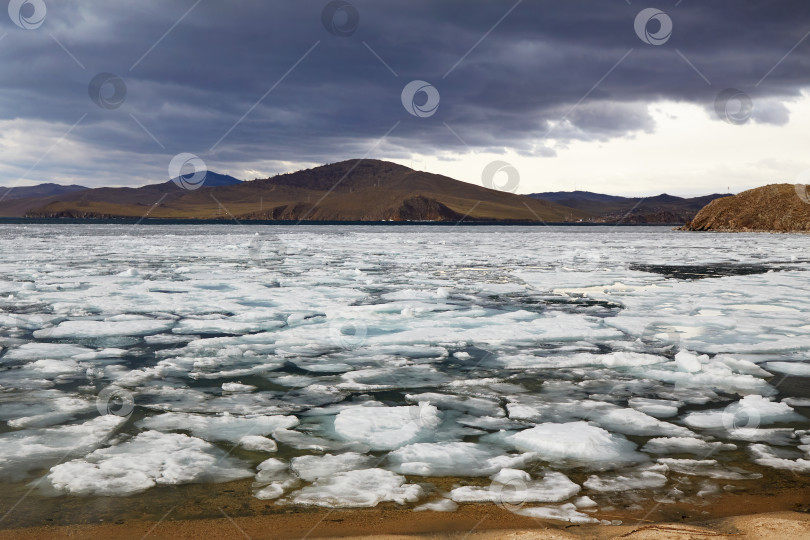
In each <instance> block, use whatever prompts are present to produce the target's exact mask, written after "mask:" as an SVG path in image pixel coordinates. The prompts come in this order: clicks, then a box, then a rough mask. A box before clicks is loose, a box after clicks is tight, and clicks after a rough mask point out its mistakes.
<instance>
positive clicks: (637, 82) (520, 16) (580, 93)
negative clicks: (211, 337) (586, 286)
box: [0, 0, 810, 181]
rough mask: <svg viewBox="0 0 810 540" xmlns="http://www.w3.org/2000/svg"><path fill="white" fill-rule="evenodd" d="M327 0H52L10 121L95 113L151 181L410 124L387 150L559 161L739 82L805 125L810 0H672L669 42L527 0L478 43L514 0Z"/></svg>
mask: <svg viewBox="0 0 810 540" xmlns="http://www.w3.org/2000/svg"><path fill="white" fill-rule="evenodd" d="M326 3H327V2H326V1H323V2H315V1H299V2H262V1H260V0H241V1H235V2H217V1H212V0H207V1H203V2H201V3H200V4H199V5H198V6H197V7H195V8H194V9H193V10H192V11H191V12H189V13H188V15H187V16H185V18H183V20H182V21H181V22H180V23H179V24H177V26H176V27H175V28H174V29H173V30H171V31H170V32H169V33H168V34H167V35H166V36H165V38H163V39H161V36H163V35H164V33H166V31H167V30H169V29H170V28H171V27H172V25H174V24H175V23H176V22H177V21H178V20H179V19H180V18H181V17H182V16H183V14H184V13H186V11H187V10H188V9H189V8H190V7H191V6H192V5H193V2H191V1H182V2H181V1H177V2H157V1H145V2H128V3H123V2H122V3H113V2H101V1H99V0H85V1H81V2H79V1H78V0H66V1H63V2H58V3H57V2H56V1H50V2H48V14H47V19H46V21H45V24H43V26H42V27H41V28H39V29H37V30H29V31H26V30H22V29H20V28H17V27H16V26H14V25H13V24H12V23H11V22H10V21H8V20H5V22H4V23H3V24H4V28H3V30H5V31H8V35H7V37H6V38H5V39H4V40H3V41H2V50H3V56H2V60H0V61H2V69H3V77H2V82H0V120H9V119H15V118H21V119H25V120H29V121H35V120H43V121H47V122H52V123H61V124H64V125H65V126H70V125H72V124H73V123H74V122H75V121H76V120H77V119H78V118H79V117H80V116H81V115H82V114H84V113H87V116H86V118H85V120H84V121H83V122H82V125H81V126H80V128H77V129H76V130H75V131H74V132H73V133H72V134H71V137H75V138H76V139H77V140H79V141H80V142H81V143H83V144H85V145H86V146H87V147H88V148H89V149H92V154H93V155H94V156H95V159H96V160H97V162H107V161H111V162H116V161H117V160H116V159H115V158H114V156H118V159H119V160H120V159H121V158H122V156H130V157H132V156H137V157H138V159H137V160H135V164H133V165H131V166H132V167H141V171H140V173H139V175H138V176H139V178H140V177H142V176H144V175H147V174H149V175H151V174H154V172H155V171H159V170H162V169H163V168H165V164H167V163H168V161H169V159H170V158H171V156H172V155H174V154H176V153H179V152H193V153H196V154H198V155H200V156H201V157H203V159H205V160H206V161H207V162H209V163H216V164H218V165H219V166H220V168H227V167H228V166H229V164H246V163H256V162H267V163H271V162H278V163H281V162H300V163H319V162H331V161H337V160H340V159H345V158H349V157H356V156H362V155H364V154H365V153H366V152H368V151H369V148H370V147H371V146H372V145H373V144H374V143H375V141H376V140H377V139H378V138H379V137H381V136H382V135H383V134H384V133H386V131H388V130H389V129H390V128H391V127H392V126H394V125H395V123H397V122H399V124H398V125H397V127H396V129H395V130H394V131H393V132H392V134H391V136H390V138H389V139H388V141H387V142H386V143H385V144H383V145H381V146H380V148H379V149H378V150H377V151H375V154H376V155H377V156H378V157H391V158H394V157H401V158H405V159H407V157H408V156H409V155H410V154H411V153H412V152H413V153H427V154H434V153H437V152H438V153H440V152H442V151H448V152H466V151H468V148H467V146H469V147H470V148H472V149H473V150H479V151H484V150H496V151H503V150H505V149H511V150H514V151H516V152H518V153H520V154H523V155H539V156H551V155H554V152H555V149H554V148H553V147H552V146H550V141H549V140H548V139H549V138H552V137H553V138H554V139H555V140H557V144H559V145H563V146H564V145H565V144H567V143H569V142H571V141H574V140H600V141H603V140H607V139H610V138H614V137H622V136H626V135H629V134H633V133H636V132H639V131H643V132H652V131H654V130H655V126H654V124H653V120H652V118H651V117H650V115H649V113H648V112H647V110H646V105H647V104H649V103H652V102H654V101H657V100H660V99H671V100H675V101H688V102H694V103H697V104H700V105H703V106H705V107H706V108H707V109H711V108H712V107H713V103H714V99H715V97H716V95H717V91H718V89H720V88H725V87H735V88H740V89H741V90H742V91H744V92H746V93H748V94H749V95H751V97H752V99H753V100H754V102H755V103H756V104H757V107H756V109H755V116H754V120H755V121H757V122H764V123H773V124H777V125H781V124H784V123H785V122H786V121H787V120H788V116H787V115H788V111H787V109H786V108H785V106H784V105H783V104H782V101H783V100H785V99H790V98H791V97H795V96H797V95H799V93H800V92H801V89H802V88H806V87H807V86H808V82H809V81H810V69H808V68H810V55H807V54H806V52H807V47H808V46H810V42H806V43H804V44H802V45H800V46H799V47H798V48H797V49H796V51H795V52H794V53H793V54H791V55H789V56H788V57H787V58H786V59H785V60H784V61H783V62H781V63H780V64H779V65H778V66H777V62H778V61H779V59H780V58H782V57H783V55H784V54H785V53H786V52H787V51H789V50H790V49H791V47H793V46H794V45H796V43H797V42H798V41H799V40H800V39H801V37H802V36H803V35H804V33H805V32H806V31H807V28H806V26H807V24H805V21H809V20H810V5H809V4H808V3H807V2H804V1H800V0H790V1H788V0H777V1H774V2H768V3H763V2H755V1H753V0H746V1H733V0H722V1H720V0H710V1H706V2H700V3H697V2H694V3H691V2H684V3H682V4H680V5H678V6H677V7H676V6H675V5H674V3H672V2H670V3H669V5H666V6H661V7H662V9H664V11H666V12H667V13H668V14H669V15H670V16H671V18H672V20H673V26H674V31H673V35H672V38H671V39H670V40H669V41H668V42H667V43H666V44H665V45H662V46H651V45H648V44H646V43H643V42H642V41H641V40H640V39H639V38H638V37H637V36H636V34H635V31H634V29H633V21H634V18H635V16H636V14H637V13H638V11H639V10H640V9H641V8H642V7H643V6H640V5H632V6H628V5H627V4H625V3H623V2H620V1H616V2H608V1H601V0H583V1H578V2H564V1H563V0H554V1H545V2H540V1H532V0H526V1H525V2H523V3H521V4H520V5H518V6H517V7H516V8H515V9H514V11H513V12H512V13H511V14H510V15H509V16H508V17H506V18H505V19H504V20H503V22H502V23H501V24H500V25H499V26H497V27H496V28H495V29H494V30H492V32H491V33H490V34H489V35H488V36H487V37H486V38H485V39H484V40H483V41H481V42H480V43H479V44H478V45H477V46H476V47H474V45H475V44H476V43H477V42H478V41H479V40H480V39H481V38H482V36H484V35H485V34H486V33H487V32H488V31H489V30H490V28H492V26H493V24H495V22H496V21H498V20H499V19H500V18H501V17H502V16H503V15H504V14H505V13H506V12H507V10H509V9H510V8H511V7H512V6H513V5H514V2H513V1H512V0H507V1H495V2H485V1H475V2H469V1H462V0H447V1H443V2H431V1H428V0H411V1H407V2H406V1H405V0H391V1H388V2H385V3H380V2H372V1H371V0H355V1H353V2H352V3H353V4H354V5H355V6H356V8H357V10H358V12H359V14H360V23H359V26H358V28H357V31H356V32H354V34H353V35H351V36H349V37H339V36H335V35H332V34H330V33H329V32H328V31H327V30H326V29H325V28H324V26H323V25H322V23H321V10H322V9H323V7H324V6H325V5H326ZM664 4H667V2H664ZM51 34H52V35H53V37H51ZM56 40H58V42H59V43H61V44H62V45H64V47H65V48H66V49H67V50H68V51H70V54H72V55H74V56H75V58H76V60H78V62H80V63H81V64H82V65H83V66H84V68H85V69H82V68H81V67H80V66H79V65H78V63H77V62H75V61H74V60H73V59H71V57H70V56H69V55H68V53H67V52H65V51H64V50H63V49H62V47H61V46H60V45H59V43H57V41H56ZM159 40H160V41H159ZM158 41H159V43H158ZM156 43H157V44H156ZM316 43H317V45H316ZM313 46H315V48H314V49H313V50H312V51H311V53H310V54H309V55H308V56H307V57H306V58H304V59H303V60H301V61H300V64H299V65H298V66H297V67H295V68H294V69H292V70H291V71H289V73H287V72H288V70H290V69H291V68H292V66H293V65H294V64H295V63H296V62H297V61H299V60H300V59H301V58H302V56H303V55H304V53H306V52H307V51H308V50H309V49H310V48H312V47H313ZM473 47H474V48H473ZM150 48H151V51H150ZM471 48H473V49H472V50H471ZM369 49H371V50H369ZM631 49H632V52H631V53H630V54H627V53H628V51H630V50H631ZM372 51H373V52H372ZM375 54H376V55H379V57H380V58H381V59H382V60H383V61H384V62H385V63H386V64H388V67H386V65H384V63H383V62H382V61H380V60H379V59H378V58H376V57H375ZM465 54H466V57H465V56H464V55H465ZM144 55H145V56H144ZM624 55H627V56H626V58H625V59H624V60H623V61H622V62H621V63H620V64H618V65H617V62H618V61H619V59H620V58H622V57H623V56H624ZM462 57H464V59H463V61H461V62H460V63H458V62H459V60H460V59H461V58H462ZM684 58H686V59H687V60H688V62H687V61H685V60H684ZM457 63H458V64H457ZM690 63H691V66H690ZM133 66H134V67H133ZM453 66H456V67H455V69H452V71H450V72H449V74H448V71H449V70H451V68H453ZM389 67H390V68H391V69H393V70H394V71H395V72H396V74H397V76H395V75H394V74H392V73H391V71H389ZM611 70H612V71H611ZM696 70H698V71H700V73H702V74H703V76H705V77H706V78H707V79H708V80H709V82H710V83H711V84H707V82H706V81H705V80H703V77H702V76H701V75H700V74H699V73H698V72H697V71H696ZM771 70H772V71H771ZM609 71H610V73H609V74H608V72H609ZM769 71H771V73H770V75H768V77H767V78H765V79H764V80H762V81H761V82H760V80H761V79H762V78H763V76H765V74H766V73H768V72H769ZM99 72H110V73H114V74H116V75H118V76H120V77H121V78H122V79H123V80H124V81H125V83H126V85H127V97H126V101H125V102H124V103H123V105H122V106H121V107H120V108H117V109H114V110H106V109H103V108H100V107H98V106H96V105H95V104H94V103H93V102H92V101H91V100H90V99H89V96H88V90H87V87H88V84H89V82H90V81H91V79H92V78H93V77H94V76H95V75H96V74H97V73H99ZM285 75H286V76H285ZM445 75H446V76H445ZM282 78H283V80H281V82H279V80H280V79H282ZM413 79H421V80H425V81H428V82H430V83H432V84H434V85H435V86H436V88H437V89H438V91H439V93H440V96H441V101H440V104H439V108H438V111H437V112H436V114H435V115H433V116H431V117H430V118H417V117H414V116H411V115H409V114H408V113H407V112H406V111H405V110H404V108H403V107H402V105H401V103H400V92H401V91H402V88H403V87H404V86H405V84H407V83H408V82H409V81H411V80H413ZM600 80H601V83H599V84H597V83H598V82H599V81H600ZM277 83H278V84H277ZM758 83H759V84H758ZM276 84H277V86H274V85H276ZM271 88H273V89H272V91H270V89H271ZM268 91H270V92H269V94H267V95H266V97H265V98H264V99H262V100H261V103H258V105H257V102H259V100H260V98H262V96H264V95H265V94H266V93H267V92H268ZM586 96H587V97H586ZM580 100H582V102H581V103H580V104H579V106H577V107H576V108H574V109H572V107H574V106H575V105H576V104H577V102H578V101H580ZM252 107H255V108H253V109H252V111H251V112H250V113H249V114H248V115H247V116H246V117H245V119H244V120H243V121H241V122H240V123H239V125H238V126H236V127H234V125H235V124H236V123H237V121H238V120H239V119H240V118H241V117H242V115H244V114H245V113H246V112H247V111H248V110H251V108H252ZM567 111H571V112H570V113H569V114H567V116H566V112H567ZM133 116H134V117H135V118H136V119H137V120H138V121H139V122H141V123H142V125H143V126H144V127H145V128H146V129H147V130H148V131H149V132H150V133H151V134H152V135H153V136H154V137H155V138H156V139H157V140H158V141H159V143H156V142H155V141H154V140H153V139H152V137H151V136H150V135H149V134H147V133H146V132H145V131H144V130H143V129H142V128H141V127H140V126H138V124H137V123H136V122H135V121H134V120H133ZM564 116H565V121H564V122H562V123H561V124H560V123H559V122H560V120H561V119H562V118H563V117H564ZM718 121H719V120H718ZM445 124H446V125H447V126H450V127H451V128H452V130H453V131H455V132H456V134H457V135H458V137H456V136H455V135H453V133H451V132H450V131H449V130H448V129H447V127H446V126H445ZM555 124H559V125H558V127H555V128H554V129H553V130H552V132H551V133H550V134H549V136H548V137H547V138H544V135H545V134H546V132H548V130H549V128H550V127H551V126H552V125H555ZM232 128H233V129H232ZM231 129H232V131H231V132H230V134H229V135H228V136H227V137H226V138H225V139H224V140H223V142H222V143H221V144H220V145H218V146H217V148H216V149H214V150H213V151H210V150H209V149H210V148H211V147H212V146H213V145H214V144H215V143H216V142H217V141H218V140H219V139H220V138H221V137H222V136H223V135H224V134H225V133H226V132H228V130H231ZM459 137H460V138H461V139H462V140H459ZM462 141H463V142H462ZM160 145H163V146H164V147H165V149H164V148H162V147H161V146H160ZM102 156H103V157H102ZM49 163H50V165H47V166H51V167H54V169H55V170H58V167H59V164H58V163H54V162H49ZM21 166H23V164H21ZM43 166H46V164H43ZM122 166H123V167H126V166H127V165H126V164H123V165H122ZM92 170H93V167H92V164H91V163H88V166H87V171H92ZM88 174H91V176H92V173H88ZM126 176H127V174H126V173H122V174H121V177H122V178H124V177H126ZM9 180H12V181H13V180H14V178H6V181H9Z"/></svg>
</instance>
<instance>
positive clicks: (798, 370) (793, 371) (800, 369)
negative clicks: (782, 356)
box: [765, 362, 810, 377]
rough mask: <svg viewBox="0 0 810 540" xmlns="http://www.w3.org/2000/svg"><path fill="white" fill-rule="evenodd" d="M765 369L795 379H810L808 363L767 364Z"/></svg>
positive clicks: (809, 365)
mask: <svg viewBox="0 0 810 540" xmlns="http://www.w3.org/2000/svg"><path fill="white" fill-rule="evenodd" d="M765 369H768V370H770V371H778V372H779V373H785V374H786V375H793V376H795V377H810V363H806V362H767V363H766V364H765Z"/></svg>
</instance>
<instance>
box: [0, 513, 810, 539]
mask: <svg viewBox="0 0 810 540" xmlns="http://www.w3.org/2000/svg"><path fill="white" fill-rule="evenodd" d="M342 515H343V514H342V513H340V512H335V513H332V514H329V515H327V516H323V518H322V520H321V521H319V522H316V523H315V525H314V527H315V528H314V529H313V530H311V532H310V531H304V533H303V535H302V534H300V533H301V532H302V531H303V528H304V526H306V525H309V523H311V520H302V521H297V522H295V523H293V522H292V521H291V520H285V519H278V518H276V517H274V518H272V519H268V518H263V517H256V518H236V519H230V518H223V519H215V520H208V519H205V520H195V521H170V520H166V521H163V522H161V523H153V522H148V521H146V522H133V523H127V524H123V525H116V524H101V525H75V526H65V527H34V528H29V529H17V530H10V531H3V532H0V538H2V539H4V540H6V539H8V540H39V539H44V538H71V539H85V538H87V539H91V538H92V539H95V538H106V539H109V540H128V539H141V538H144V537H148V538H176V539H188V540H192V539H202V538H257V539H258V538H268V539H270V538H274V539H275V538H345V539H358V540H359V539H361V538H362V539H375V540H394V539H400V538H410V539H435V538H459V539H461V538H467V539H470V540H490V539H496V538H510V539H515V540H524V539H525V540H533V539H541V538H542V539H549V540H557V539H559V540H563V539H581V538H590V539H599V540H601V539H605V540H606V539H612V538H631V539H639V540H640V539H652V538H656V539H659V538H660V539H672V540H681V539H698V538H745V539H751V540H755V539H783V538H784V539H787V538H790V539H797V540H798V539H805V538H810V515H808V514H805V513H798V512H775V513H766V514H754V515H746V516H736V517H728V518H722V519H716V520H709V521H702V522H696V523H663V522H662V523H647V524H632V525H617V526H613V525H611V526H605V525H583V526H578V525H564V524H559V523H553V522H539V521H535V520H531V519H527V518H522V519H519V518H516V519H515V520H514V521H516V522H531V523H525V524H524V523H520V524H518V523H510V521H511V520H509V519H505V520H500V519H499V518H498V516H493V515H491V514H490V513H489V512H487V511H482V512H480V515H482V516H483V517H481V518H479V520H478V522H477V523H476V522H475V521H473V520H472V519H471V518H473V517H474V516H465V517H464V518H457V517H448V516H443V515H436V514H433V515H422V516H418V517H417V516H411V517H410V518H407V517H404V516H403V517H402V518H401V519H393V520H389V519H387V518H383V517H382V516H378V519H374V518H373V517H371V516H367V519H365V520H363V521H362V522H360V521H358V522H355V523H347V522H345V521H343V518H342V517H341V516H342ZM415 522H418V523H415ZM470 524H472V525H471V526H470V527H469V528H467V530H464V529H465V527H463V526H462V525H465V526H467V525H470ZM518 525H523V526H518ZM504 527H508V528H504ZM401 528H413V529H432V530H433V531H434V532H422V533H413V534H402V533H397V532H390V531H391V530H397V529H401ZM361 530H362V531H364V532H360V531H361ZM357 533H360V534H357Z"/></svg>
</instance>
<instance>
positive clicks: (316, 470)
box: [290, 452, 379, 482]
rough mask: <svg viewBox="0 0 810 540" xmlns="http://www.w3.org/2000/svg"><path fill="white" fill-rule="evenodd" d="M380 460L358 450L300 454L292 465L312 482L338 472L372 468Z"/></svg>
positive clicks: (304, 478)
mask: <svg viewBox="0 0 810 540" xmlns="http://www.w3.org/2000/svg"><path fill="white" fill-rule="evenodd" d="M378 461H379V460H378V459H374V458H372V457H371V456H366V455H363V454H358V453H357V452H346V453H345V454H337V455H332V454H325V455H323V456H299V457H295V458H293V459H292V461H291V462H290V466H291V468H292V470H293V471H295V473H296V474H297V475H298V476H299V477H300V478H301V479H303V480H306V481H307V482H312V481H315V480H317V479H318V478H323V477H325V476H332V475H335V474H337V473H342V472H348V471H353V470H360V469H370V468H372V467H373V466H374V464H375V463H376V462H378Z"/></svg>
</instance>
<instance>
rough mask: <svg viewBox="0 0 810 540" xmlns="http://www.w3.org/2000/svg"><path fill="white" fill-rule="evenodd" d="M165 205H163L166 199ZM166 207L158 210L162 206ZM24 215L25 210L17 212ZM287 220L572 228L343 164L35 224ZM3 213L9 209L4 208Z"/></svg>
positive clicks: (517, 207) (527, 203)
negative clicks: (102, 220) (519, 223)
mask: <svg viewBox="0 0 810 540" xmlns="http://www.w3.org/2000/svg"><path fill="white" fill-rule="evenodd" d="M161 199H162V200H161ZM158 201H160V204H158V205H157V206H155V207H154V208H152V206H153V205H155V203H157V202H158ZM17 208H18V207H17ZM150 208H151V211H150V212H149V217H152V218H190V219H211V218H221V219H232V218H236V219H239V220H251V219H284V220H305V221H312V220H330V221H331V220H336V221H380V220H394V221H403V220H414V221H417V220H431V221H458V220H460V219H462V218H464V219H465V220H468V221H490V220H491V221H506V220H520V221H540V220H542V221H556V222H560V221H569V220H576V219H579V218H582V217H584V216H585V213H584V212H582V211H580V210H574V209H571V208H567V207H565V206H561V205H559V204H556V203H552V202H547V201H540V200H536V199H532V198H530V197H526V196H522V195H514V194H511V193H505V192H502V191H496V190H492V189H487V188H485V187H482V186H478V185H474V184H470V183H467V182H461V181H459V180H454V179H452V178H448V177H446V176H441V175H436V174H430V173H426V172H420V171H414V170H412V169H409V168H408V167H403V166H401V165H397V164H394V163H390V162H385V161H377V160H363V161H360V162H359V163H358V161H357V160H350V161H343V162H340V163H334V164H330V165H324V166H321V167H316V168H314V169H308V170H304V171H298V172H294V173H290V174H284V175H279V176H276V177H273V178H268V179H265V180H256V181H252V182H244V183H242V184H238V185H231V186H221V187H211V188H207V187H203V188H200V189H198V190H195V191H185V190H183V189H181V188H179V187H177V186H175V185H174V184H172V183H165V184H156V185H152V186H146V187H143V188H99V189H91V190H85V191H82V192H80V193H76V194H68V195H65V196H62V197H58V198H57V199H54V198H49V199H48V200H43V201H42V204H39V205H32V206H30V207H29V208H28V209H27V210H26V212H25V215H26V216H28V217H142V216H144V215H145V214H146V212H147V211H149V210H150ZM0 211H2V208H0Z"/></svg>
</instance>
